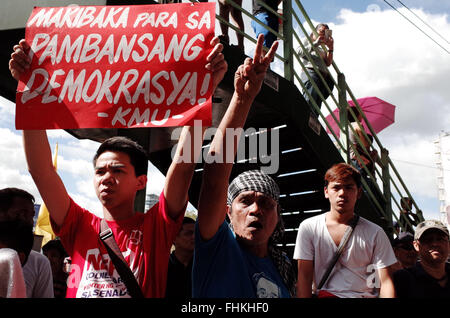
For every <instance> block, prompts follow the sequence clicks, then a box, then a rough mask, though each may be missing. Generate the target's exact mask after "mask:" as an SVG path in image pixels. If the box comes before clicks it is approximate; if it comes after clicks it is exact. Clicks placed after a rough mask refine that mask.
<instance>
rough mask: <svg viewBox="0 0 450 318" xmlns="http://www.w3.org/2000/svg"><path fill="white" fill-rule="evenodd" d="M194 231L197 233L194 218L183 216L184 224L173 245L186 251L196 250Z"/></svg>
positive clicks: (176, 248)
mask: <svg viewBox="0 0 450 318" xmlns="http://www.w3.org/2000/svg"><path fill="white" fill-rule="evenodd" d="M194 233H195V221H194V219H192V218H190V217H187V216H185V217H184V218H183V224H182V225H181V229H180V231H179V232H178V234H177V236H176V237H175V240H174V242H173V245H175V250H182V251H184V252H192V253H193V252H194V245H195V244H194Z"/></svg>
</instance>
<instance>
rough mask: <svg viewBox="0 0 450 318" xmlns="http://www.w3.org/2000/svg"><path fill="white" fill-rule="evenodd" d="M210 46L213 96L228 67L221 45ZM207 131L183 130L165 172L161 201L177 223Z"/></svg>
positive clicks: (191, 128)
mask: <svg viewBox="0 0 450 318" xmlns="http://www.w3.org/2000/svg"><path fill="white" fill-rule="evenodd" d="M210 44H211V45H214V48H213V50H212V51H211V53H210V54H209V55H208V57H207V58H206V62H207V64H206V65H205V68H206V69H208V70H210V71H211V72H212V86H213V92H214V91H215V89H216V87H217V85H219V83H220V81H222V79H223V77H224V75H225V73H226V71H227V68H228V65H227V62H226V61H225V59H224V56H223V54H222V50H223V45H222V44H220V43H219V38H217V37H215V38H214V39H212V41H211V43H210ZM205 130H206V127H202V129H201V133H197V134H195V132H196V131H200V129H198V128H197V129H195V127H193V126H186V127H183V130H182V132H181V135H180V138H179V142H178V146H177V150H176V153H175V156H174V158H173V160H172V164H171V165H170V167H169V170H168V171H167V175H166V180H165V185H164V197H165V198H166V201H167V205H168V209H169V211H168V214H169V216H170V217H171V218H172V219H177V218H178V217H179V216H180V215H181V214H182V213H184V207H185V206H186V203H187V201H188V190H189V187H190V185H191V181H192V177H193V175H194V169H195V165H196V164H195V162H196V160H197V158H198V156H199V155H200V153H201V150H202V142H203V133H204V131H205ZM186 153H187V154H189V160H188V162H180V160H179V159H180V158H187V155H186Z"/></svg>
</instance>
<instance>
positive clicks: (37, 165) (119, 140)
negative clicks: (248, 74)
mask: <svg viewBox="0 0 450 318" xmlns="http://www.w3.org/2000/svg"><path fill="white" fill-rule="evenodd" d="M208 48H210V49H211V52H210V53H209V54H208V56H206V59H205V65H204V67H205V69H207V70H209V71H210V72H211V78H212V85H211V87H212V90H213V91H214V90H215V88H216V87H217V85H218V84H219V82H220V81H221V80H222V79H223V77H224V75H225V73H226V71H227V68H228V65H227V63H226V61H225V59H224V56H223V54H222V53H221V52H222V50H223V45H222V44H220V43H219V39H218V38H217V37H215V38H213V39H212V40H211V42H210V43H209V46H208ZM13 50H14V52H13V53H12V54H11V59H10V61H9V69H10V71H11V75H12V77H13V78H14V79H16V80H17V81H19V80H20V77H21V76H22V75H23V73H24V72H25V70H27V69H29V68H30V62H31V61H30V58H29V56H28V55H27V53H28V51H29V50H30V45H29V44H28V43H27V42H26V41H25V40H21V41H20V42H19V44H18V45H15V46H14V47H13ZM202 128H203V127H202ZM204 129H205V130H206V128H204ZM193 130H194V127H193V126H185V127H183V131H182V133H181V136H180V141H179V143H178V147H177V150H176V153H175V156H174V158H173V161H172V163H171V165H170V167H169V169H168V171H167V174H166V178H165V184H164V188H163V190H162V192H161V195H160V200H159V202H158V203H157V204H155V205H154V206H153V207H152V208H151V210H150V211H149V212H148V213H138V211H135V208H134V206H135V205H134V202H135V198H136V193H137V191H139V190H142V189H144V188H145V186H146V183H147V175H146V173H147V161H148V157H147V154H146V151H145V150H144V149H143V148H142V146H140V145H139V144H138V143H136V142H134V141H132V140H131V139H129V138H125V137H119V136H116V137H112V138H109V139H107V140H106V141H104V142H103V143H102V144H101V145H100V147H99V149H98V150H97V153H96V155H95V156H94V160H93V165H94V178H93V179H94V180H93V181H94V188H95V192H96V195H97V197H98V199H99V201H100V203H101V204H102V208H103V214H104V219H105V221H106V223H107V224H108V226H109V228H110V230H111V232H112V234H113V236H114V239H115V240H116V242H117V245H118V246H119V249H120V251H121V252H122V253H123V254H124V255H125V256H124V258H125V260H126V262H127V263H128V265H129V266H130V269H131V270H132V271H133V273H134V274H135V277H136V280H137V281H138V283H139V287H140V288H141V290H142V294H143V296H144V297H164V295H165V289H166V279H167V263H168V259H169V255H170V248H171V246H172V242H173V240H174V238H175V236H176V234H177V233H178V231H179V228H180V227H181V222H182V217H183V215H184V212H185V210H186V206H187V202H188V189H189V186H190V183H191V180H192V176H193V174H194V169H195V165H196V163H195V162H196V160H195V159H196V157H195V156H196V155H198V154H199V153H200V152H201V144H202V143H201V142H197V141H195V140H194V139H195V138H196V136H195V135H196V134H194V133H193ZM202 137H203V135H202V136H200V137H199V138H202ZM196 144H198V145H199V147H198V149H197V148H196V149H194V150H193V151H192V149H191V147H190V145H196ZM23 147H24V151H25V157H26V160H27V167H28V171H29V172H30V174H31V176H32V178H33V180H34V182H35V184H36V187H37V188H38V190H39V192H40V194H41V196H42V198H43V200H44V202H45V205H46V206H47V208H48V211H49V214H50V220H51V225H52V228H53V230H54V232H55V234H56V235H57V236H59V237H60V239H61V241H62V243H63V246H64V248H65V250H66V251H67V252H68V254H69V256H70V257H71V261H72V264H71V270H72V271H71V274H70V277H69V279H70V281H71V282H73V284H71V285H69V284H68V288H67V295H66V296H67V297H78V298H91V297H130V294H129V292H128V289H127V287H126V285H125V283H124V282H123V281H122V280H121V279H119V275H118V273H117V270H114V269H115V268H114V265H113V263H112V262H111V261H110V259H109V257H108V256H107V255H108V253H107V250H106V248H105V246H104V245H103V242H102V241H100V240H99V233H100V224H101V222H102V220H101V219H100V218H98V217H97V216H95V215H94V214H92V213H90V212H89V211H87V210H85V209H83V208H82V207H80V206H79V205H77V204H76V202H75V201H74V200H73V199H72V198H71V197H70V196H69V193H68V192H67V189H66V187H65V185H64V184H63V182H62V180H61V178H60V177H59V175H58V174H57V172H56V171H55V169H54V168H53V165H52V162H51V161H52V160H51V150H50V146H49V143H48V138H47V133H46V131H45V130H23ZM185 151H189V152H190V153H191V158H190V161H189V162H184V161H182V160H179V158H180V157H181V155H182V153H184V152H185ZM140 212H143V211H140ZM103 257H105V259H103ZM46 259H47V258H46ZM47 262H48V259H47ZM49 267H50V264H49ZM49 274H50V277H51V270H50V271H49ZM102 275H107V276H108V277H109V280H108V281H107V283H105V284H96V280H95V277H96V276H102ZM93 278H94V279H93ZM50 288H51V292H52V293H53V283H51V286H50ZM138 296H139V295H138Z"/></svg>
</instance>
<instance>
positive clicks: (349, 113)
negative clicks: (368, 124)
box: [347, 106, 362, 123]
mask: <svg viewBox="0 0 450 318" xmlns="http://www.w3.org/2000/svg"><path fill="white" fill-rule="evenodd" d="M352 112H353V114H354V115H355V116H356V120H358V121H362V115H361V113H360V112H359V111H358V110H357V109H356V107H355V106H352V107H349V108H348V110H347V120H348V121H349V122H350V123H353V122H355V121H356V120H355V118H354V117H353V115H352Z"/></svg>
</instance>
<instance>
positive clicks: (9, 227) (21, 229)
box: [0, 220, 34, 266]
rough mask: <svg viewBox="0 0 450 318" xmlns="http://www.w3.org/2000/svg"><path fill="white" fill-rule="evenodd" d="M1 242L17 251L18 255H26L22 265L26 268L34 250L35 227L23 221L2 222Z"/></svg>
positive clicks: (0, 223) (0, 230)
mask: <svg viewBox="0 0 450 318" xmlns="http://www.w3.org/2000/svg"><path fill="white" fill-rule="evenodd" d="M0 242H1V243H3V244H4V245H5V246H6V247H8V248H11V249H13V250H15V251H16V252H17V254H19V253H21V252H22V253H23V254H24V255H25V260H24V262H23V264H22V266H24V265H25V263H26V262H27V260H28V256H29V255H30V252H31V249H32V248H33V242H34V234H33V227H32V226H31V225H30V224H28V223H26V222H24V221H22V220H12V221H2V222H0Z"/></svg>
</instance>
